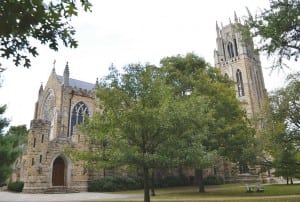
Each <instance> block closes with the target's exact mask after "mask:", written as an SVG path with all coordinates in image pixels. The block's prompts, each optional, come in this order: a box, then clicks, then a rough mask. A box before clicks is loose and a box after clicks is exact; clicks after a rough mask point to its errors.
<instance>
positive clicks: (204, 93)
mask: <svg viewBox="0 0 300 202" xmlns="http://www.w3.org/2000/svg"><path fill="white" fill-rule="evenodd" d="M97 97H98V100H99V103H98V104H99V106H98V110H97V112H96V113H95V114H94V115H93V117H92V118H91V119H90V120H89V121H88V123H85V124H84V126H83V128H82V130H83V131H84V132H86V133H87V134H88V141H89V142H91V143H92V145H91V150H90V151H86V152H79V153H76V152H74V153H73V155H74V156H75V157H77V158H79V159H82V160H87V161H88V162H90V163H96V164H97V165H99V167H104V168H111V167H116V166H124V165H125V166H130V167H135V168H138V169H139V170H141V172H142V173H143V176H144V183H145V184H144V196H145V198H144V200H145V201H150V196H149V171H150V170H151V169H155V168H175V167H178V166H186V167H190V168H197V169H204V168H207V167H209V166H212V165H213V163H214V162H213V160H214V159H215V156H216V155H220V156H223V157H226V158H227V159H230V160H235V161H241V160H244V161H247V160H248V159H247V158H246V157H245V151H246V150H247V148H248V147H251V146H253V145H251V137H252V135H253V133H251V130H250V129H249V128H250V127H249V125H248V123H247V119H246V115H245V112H244V111H243V110H242V109H241V105H240V103H239V101H238V100H237V99H236V98H235V91H234V88H233V83H232V82H231V81H229V80H228V79H227V78H225V77H224V76H222V75H221V74H220V72H219V71H218V70H216V69H213V68H211V67H210V66H209V65H208V64H207V63H206V62H205V61H204V60H203V59H202V58H200V57H198V56H196V55H194V54H187V55H185V56H180V55H178V56H174V57H166V58H164V59H162V60H161V66H160V67H156V66H154V65H149V64H146V65H141V64H131V65H127V66H125V68H124V69H123V72H122V73H120V72H119V71H118V70H117V69H116V68H114V67H111V68H110V73H109V75H108V76H106V77H105V78H103V79H102V80H101V82H99V86H98V88H97ZM249 131H250V132H249ZM232 147H233V148H232ZM71 155H72V153H71Z"/></svg>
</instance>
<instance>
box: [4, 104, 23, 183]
mask: <svg viewBox="0 0 300 202" xmlns="http://www.w3.org/2000/svg"><path fill="white" fill-rule="evenodd" d="M5 109H6V107H5V106H2V107H1V108H0V116H1V118H0V156H1V158H0V185H2V184H4V183H5V181H6V179H7V178H8V177H9V175H10V174H11V172H12V167H11V165H12V163H13V162H14V161H15V160H16V159H17V157H18V156H19V155H20V154H21V152H22V148H21V147H20V146H21V145H22V144H24V142H25V139H26V135H27V129H26V126H25V125H23V126H12V127H11V128H10V129H9V130H8V132H7V133H6V134H4V133H3V129H4V128H5V127H7V126H8V123H9V122H8V120H7V119H6V118H3V117H2V115H3V113H4V112H5Z"/></svg>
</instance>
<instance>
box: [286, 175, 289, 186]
mask: <svg viewBox="0 0 300 202" xmlns="http://www.w3.org/2000/svg"><path fill="white" fill-rule="evenodd" d="M286 184H287V185H288V184H289V177H288V176H287V177H286Z"/></svg>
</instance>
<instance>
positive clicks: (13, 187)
mask: <svg viewBox="0 0 300 202" xmlns="http://www.w3.org/2000/svg"><path fill="white" fill-rule="evenodd" d="M23 187H24V182H21V181H17V182H11V183H8V185H7V189H8V190H9V191H14V192H22V191H23Z"/></svg>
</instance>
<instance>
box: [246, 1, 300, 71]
mask: <svg viewBox="0 0 300 202" xmlns="http://www.w3.org/2000/svg"><path fill="white" fill-rule="evenodd" d="M299 16H300V1H299V0H270V7H269V8H267V9H264V10H262V12H261V13H259V14H258V15H256V16H255V17H253V16H252V15H251V14H250V12H249V17H248V19H247V20H246V25H247V27H248V29H249V30H250V33H251V36H253V37H258V39H260V43H259V46H258V49H259V50H260V51H263V52H266V53H267V54H268V56H274V58H275V60H274V67H278V66H279V67H282V65H284V62H283V60H284V59H288V60H290V59H294V60H295V61H297V60H298V58H299V56H300V19H299Z"/></svg>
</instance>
